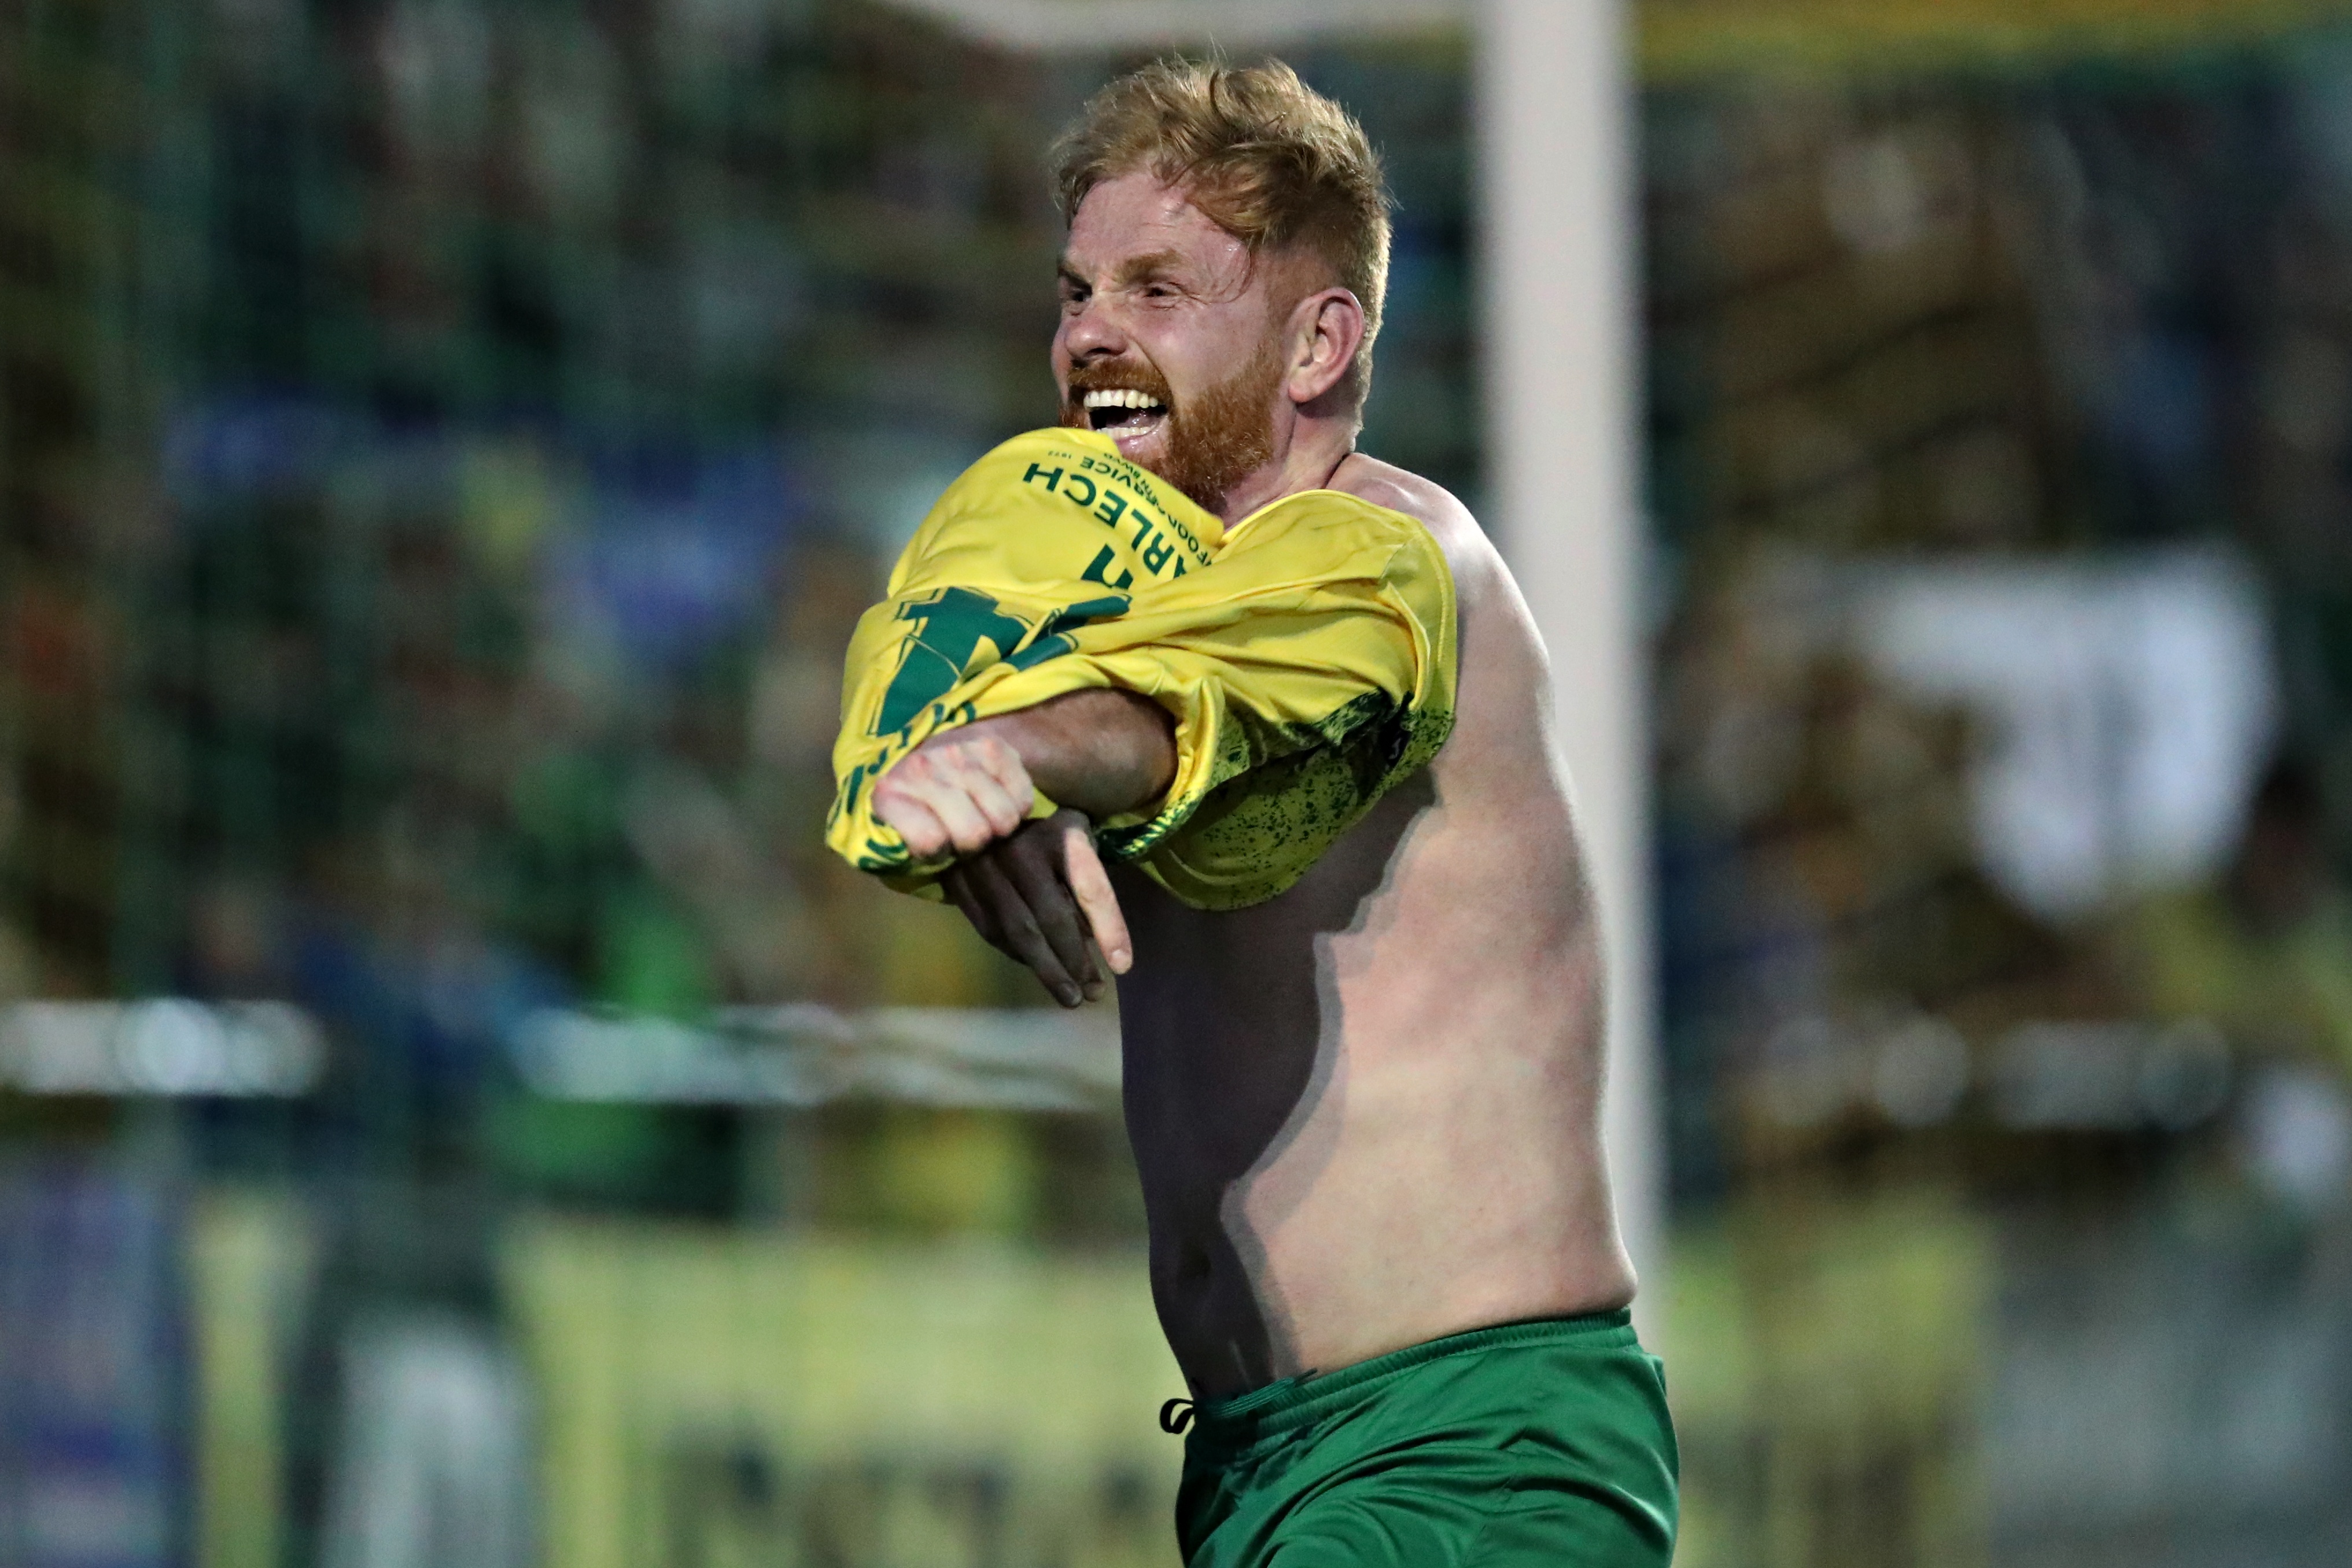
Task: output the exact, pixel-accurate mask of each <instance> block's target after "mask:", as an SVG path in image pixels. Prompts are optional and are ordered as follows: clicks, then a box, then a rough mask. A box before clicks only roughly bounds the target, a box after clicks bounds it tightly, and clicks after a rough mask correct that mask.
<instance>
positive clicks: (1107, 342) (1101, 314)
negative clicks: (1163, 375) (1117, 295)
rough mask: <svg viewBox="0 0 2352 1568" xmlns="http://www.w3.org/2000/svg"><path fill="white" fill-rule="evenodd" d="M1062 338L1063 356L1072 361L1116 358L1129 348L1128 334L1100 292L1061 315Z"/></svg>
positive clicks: (1071, 362) (1072, 362) (1074, 363)
mask: <svg viewBox="0 0 2352 1568" xmlns="http://www.w3.org/2000/svg"><path fill="white" fill-rule="evenodd" d="M1059 340H1060V344H1061V350H1062V356H1063V358H1064V359H1065V360H1066V361H1067V362H1068V363H1070V364H1073V365H1076V364H1083V363H1085V362H1086V361H1088V360H1115V359H1117V358H1118V356H1120V355H1121V354H1124V353H1126V352H1127V350H1128V340H1127V334H1126V332H1124V331H1123V330H1121V329H1120V327H1119V324H1118V319H1117V318H1116V317H1115V316H1114V315H1113V313H1112V312H1111V310H1110V309H1109V308H1108V307H1107V306H1105V304H1104V303H1103V299H1102V296H1100V295H1099V294H1097V295H1096V296H1094V297H1093V298H1089V299H1088V300H1087V301H1086V302H1085V303H1084V304H1082V305H1080V306H1079V307H1078V308H1076V309H1075V310H1072V311H1070V312H1069V313H1068V314H1066V315H1065V316H1064V317H1063V318H1062V329H1061V331H1060V333H1059Z"/></svg>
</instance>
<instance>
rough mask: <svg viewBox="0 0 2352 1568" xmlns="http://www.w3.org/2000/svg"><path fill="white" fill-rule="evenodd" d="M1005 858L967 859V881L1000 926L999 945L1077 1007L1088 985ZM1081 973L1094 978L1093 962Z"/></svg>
mask: <svg viewBox="0 0 2352 1568" xmlns="http://www.w3.org/2000/svg"><path fill="white" fill-rule="evenodd" d="M1003 859H1004V855H1003V852H1001V851H1000V852H997V853H995V854H990V855H983V856H982V857H980V858H978V859H976V860H971V861H967V862H964V866H963V870H964V876H965V885H966V886H967V887H968V888H970V889H971V892H972V894H974V895H975V896H976V897H977V898H978V900H979V901H980V902H981V903H982V904H985V905H987V906H988V909H989V912H990V914H991V915H992V917H993V919H994V922H995V925H996V927H997V932H998V936H999V940H998V942H997V946H999V947H1000V948H1002V949H1003V951H1005V952H1007V953H1010V954H1011V955H1012V956H1013V957H1015V958H1017V959H1019V960H1020V961H1021V962H1022V963H1024V964H1025V965H1027V966H1028V967H1029V970H1030V972H1031V973H1032V974H1034V975H1035V976H1036V977H1037V978H1038V979H1039V980H1040V981H1042V982H1044V984H1045V988H1046V989H1047V990H1048V991H1051V992H1052V993H1053V995H1054V999H1055V1001H1057V1002H1059V1003H1061V1004H1062V1005H1063V1006H1064V1007H1066V1008H1074V1007H1076V1006H1077V1005H1078V1004H1079V1003H1081V1002H1083V1001H1085V1000H1086V999H1087V988H1085V987H1084V986H1083V985H1081V984H1080V983H1079V981H1078V979H1077V978H1076V977H1075V976H1073V975H1072V974H1071V972H1070V970H1069V968H1068V967H1066V965H1064V964H1063V962H1062V959H1061V956H1059V955H1058V954H1056V953H1055V951H1054V944H1053V943H1051V942H1049V941H1047V940H1046V938H1045V931H1044V929H1043V927H1042V925H1040V923H1039V921H1038V918H1037V914H1036V911H1034V909H1032V908H1031V907H1030V904H1029V903H1028V901H1027V899H1026V898H1025V897H1024V895H1023V894H1022V892H1021V890H1020V888H1019V887H1017V886H1016V885H1015V884H1014V883H1013V880H1012V878H1011V877H1009V876H1008V875H1007V874H1006V873H1005V869H1004V867H1003V864H1002V863H1001V862H1003ZM1081 973H1083V974H1085V975H1086V976H1087V977H1088V978H1089V979H1091V978H1093V966H1092V965H1087V967H1086V968H1085V969H1084V970H1082V971H1081ZM1098 985H1099V982H1097V986H1098Z"/></svg>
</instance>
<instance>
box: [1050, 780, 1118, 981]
mask: <svg viewBox="0 0 2352 1568" xmlns="http://www.w3.org/2000/svg"><path fill="white" fill-rule="evenodd" d="M1065 816H1071V817H1076V813H1075V812H1068V813H1056V814H1055V818H1054V820H1053V822H1052V823H1051V824H1049V825H1050V826H1052V827H1053V828H1054V829H1055V831H1058V832H1059V833H1060V834H1061V838H1062V874H1063V876H1064V877H1065V878H1066V880H1067V882H1068V883H1069V888H1070V895H1071V896H1072V897H1073V898H1075V899H1076V901H1077V905H1078V908H1079V909H1080V910H1081V911H1083V912H1084V913H1085V915H1086V917H1087V926H1088V927H1089V928H1090V929H1091V930H1092V931H1093V932H1094V938H1095V946H1097V947H1099V948H1101V949H1102V955H1103V961H1104V962H1105V963H1108V965H1109V966H1110V972H1111V973H1112V974H1114V975H1124V974H1126V973H1127V972H1128V970H1129V969H1131V968H1133V967H1135V942H1134V939H1133V938H1131V937H1130V936H1129V935H1128V932H1127V916H1126V915H1125V914H1124V913H1122V912H1121V911H1120V909H1119V907H1118V894H1116V893H1114V892H1112V891H1111V885H1110V874H1109V873H1108V872H1106V871H1104V870H1103V863H1102V857H1101V856H1099V855H1097V853H1096V852H1095V841H1094V836H1093V835H1092V834H1091V833H1089V832H1088V831H1087V823H1086V819H1085V818H1083V817H1077V818H1076V821H1064V817H1065Z"/></svg>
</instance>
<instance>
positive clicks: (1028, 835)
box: [874, 690, 1176, 1007]
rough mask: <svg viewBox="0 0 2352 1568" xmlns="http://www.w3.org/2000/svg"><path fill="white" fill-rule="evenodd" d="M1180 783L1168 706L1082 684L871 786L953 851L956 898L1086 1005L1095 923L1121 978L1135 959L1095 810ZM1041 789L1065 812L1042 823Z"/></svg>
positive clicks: (1092, 986)
mask: <svg viewBox="0 0 2352 1568" xmlns="http://www.w3.org/2000/svg"><path fill="white" fill-rule="evenodd" d="M1175 778H1176V742H1175V726H1174V723H1173V721H1172V720H1171V718H1170V717H1169V716H1168V712H1167V710H1166V709H1164V708H1162V707H1160V705H1158V704H1157V703H1154V702H1152V701H1151V700H1150V698H1148V697H1142V696H1139V695H1136V694H1134V693H1133V692H1125V691H1115V690H1103V691H1086V692H1072V693H1070V694H1069V695H1066V696H1060V697H1056V698H1055V699H1054V700H1053V701H1051V702H1045V703H1040V704H1038V705H1037V706H1035V707H1032V708H1024V709H1022V710H1021V711H1020V712H1018V713H1010V714H1004V715H1001V716H997V717H994V718H987V719H982V720H980V721H979V722H977V723H975V724H969V725H966V726H964V727H961V728H960V729H953V730H950V731H948V732H947V733H946V734H944V735H937V736H933V737H931V738H930V739H929V740H927V741H925V742H924V743H923V744H922V745H920V746H919V747H916V748H915V749H914V750H913V751H911V752H909V753H908V754H907V756H906V757H905V758H903V759H902V760H900V761H899V762H898V764H897V765H896V766H895V767H893V768H891V769H890V771H889V772H888V773H887V774H885V775H883V777H882V780H881V782H880V783H878V784H877V785H876V786H875V787H874V814H875V815H876V816H877V818H879V819H880V820H881V821H885V822H887V823H888V824H889V825H890V826H891V827H893V828H895V829H897V830H898V832H899V834H900V836H901V837H903V838H905V840H906V841H907V847H908V849H910V850H912V851H913V852H915V853H916V854H917V855H918V856H919V857H929V856H931V855H935V854H938V853H940V852H942V851H944V850H947V849H950V848H952V849H953V850H954V851H955V852H956V855H957V857H958V858H957V863H956V864H955V866H954V867H952V868H951V869H950V871H949V872H948V873H947V874H946V875H945V876H944V877H943V878H941V883H942V884H943V885H944V886H945V888H946V890H947V894H948V896H949V897H950V898H951V899H953V900H954V901H955V904H956V907H958V908H959V909H961V910H962V911H963V913H964V915H965V917H966V918H968V919H969V920H971V923H972V925H973V926H974V927H975V928H976V929H978V931H979V932H980V934H981V935H982V936H984V937H986V938H987V939H988V940H989V941H990V942H991V943H992V944H994V945H995V946H997V947H999V948H1001V949H1003V951H1004V952H1006V953H1008V954H1010V955H1011V956H1013V957H1014V958H1017V959H1019V960H1020V961H1021V962H1022V963H1024V964H1026V965H1028V966H1029V967H1030V968H1031V969H1032V970H1034V971H1035V973H1036V975H1037V977H1038V978H1039V979H1040V980H1042V981H1044V982H1045V988H1046V989H1047V990H1049V991H1052V992H1053V993H1054V995H1055V998H1056V999H1058V1000H1059V1001H1061V1002H1062V1003H1063V1005H1064V1006H1066V1007H1076V1005H1077V1004H1078V1003H1079V1002H1080V1001H1081V1000H1084V999H1087V998H1093V997H1097V996H1100V995H1101V994H1102V988H1103V980H1102V977H1101V976H1100V974H1099V973H1098V972H1097V968H1096V966H1095V961H1094V956H1093V955H1092V954H1090V953H1088V952H1087V935H1088V932H1089V931H1090V932H1091V935H1092V936H1093V937H1094V940H1095V944H1096V946H1097V947H1098V948H1099V949H1100V950H1101V953H1102V956H1103V957H1104V959H1105V961H1107V962H1108V965H1109V967H1110V969H1111V972H1112V973H1113V974H1125V973H1126V972H1127V970H1128V967H1129V965H1130V964H1132V963H1133V962H1134V954H1133V950H1132V946H1131V944H1130V943H1129V938H1128V932H1127V922H1126V920H1125V918H1124V917H1123V916H1122V915H1120V913H1119V908H1118V899H1117V898H1116V897H1115V896H1114V895H1113V894H1112V893H1111V890H1110V880H1109V878H1108V877H1107V876H1105V875H1104V874H1103V869H1102V862H1101V860H1100V859H1099V858H1098V857H1097V855H1096V853H1095V849H1094V840H1093V836H1092V834H1091V831H1090V827H1091V824H1090V822H1089V821H1088V819H1089V818H1099V817H1109V816H1116V815H1118V813H1120V812H1122V811H1131V810H1136V809H1137V808H1139V807H1141V806H1145V805H1149V804H1150V803H1151V802H1152V801H1154V800H1160V798H1161V797H1163V796H1165V795H1166V794H1167V793H1168V789H1169V786H1170V785H1171V784H1172V783H1173V782H1174V781H1175ZM1040 792H1042V793H1043V794H1044V795H1045V797H1046V799H1048V800H1052V801H1054V802H1055V804H1057V805H1060V806H1062V807H1063V808H1065V809H1064V810H1061V811H1060V812H1058V813H1056V814H1055V816H1053V817H1052V818H1050V819H1048V820H1047V821H1042V822H1031V821H1029V820H1028V819H1029V810H1030V807H1031V805H1032V803H1033V801H1034V799H1035V796H1036V794H1037V793H1040ZM1082 915H1083V917H1084V921H1085V925H1084V927H1082V926H1081V925H1080V917H1081V916H1082Z"/></svg>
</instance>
